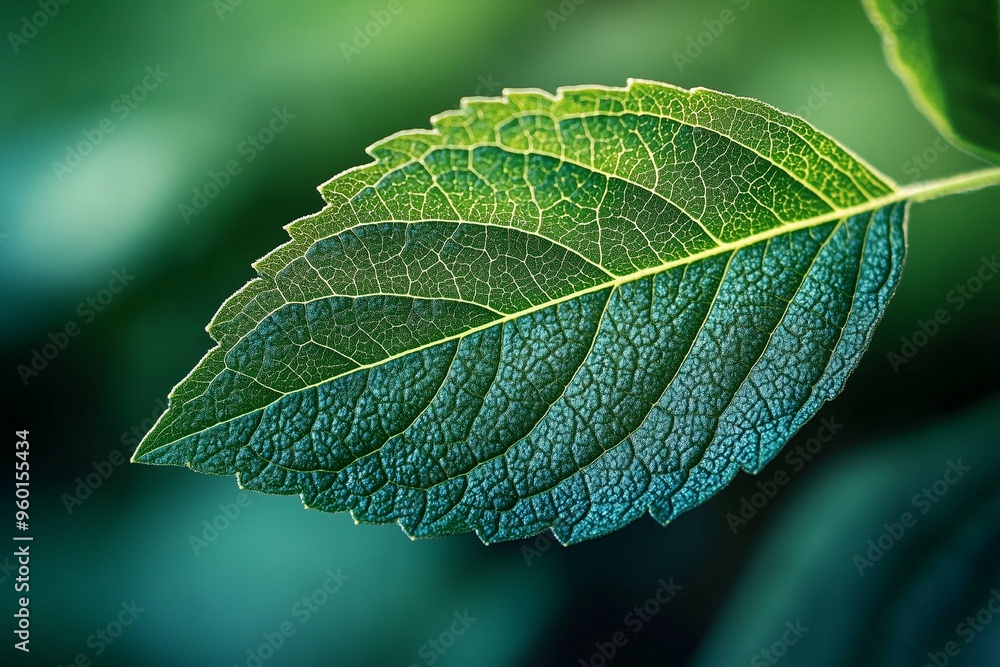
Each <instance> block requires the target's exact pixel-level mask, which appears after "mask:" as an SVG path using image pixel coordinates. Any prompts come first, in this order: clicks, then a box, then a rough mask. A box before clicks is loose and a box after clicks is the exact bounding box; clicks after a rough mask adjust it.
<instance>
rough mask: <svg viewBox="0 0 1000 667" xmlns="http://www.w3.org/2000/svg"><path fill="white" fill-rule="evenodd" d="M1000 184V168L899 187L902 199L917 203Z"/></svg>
mask: <svg viewBox="0 0 1000 667" xmlns="http://www.w3.org/2000/svg"><path fill="white" fill-rule="evenodd" d="M994 185H1000V168H992V169H982V170H979V171H970V172H967V173H964V174H958V175H957V176H949V177H948V178H942V179H938V180H934V181H924V182H922V183H914V184H912V185H907V186H905V187H902V188H900V189H899V194H900V195H901V197H900V199H909V200H911V201H913V202H915V203H920V202H925V201H931V200H933V199H940V198H941V197H947V196H949V195H957V194H962V193H964V192H972V191H973V190H981V189H983V188H988V187H991V186H994Z"/></svg>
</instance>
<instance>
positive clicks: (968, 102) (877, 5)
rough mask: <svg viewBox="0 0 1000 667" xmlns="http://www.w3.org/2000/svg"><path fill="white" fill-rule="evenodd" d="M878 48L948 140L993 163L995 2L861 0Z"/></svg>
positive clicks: (998, 80)
mask: <svg viewBox="0 0 1000 667" xmlns="http://www.w3.org/2000/svg"><path fill="white" fill-rule="evenodd" d="M865 7H866V9H867V10H868V15H869V17H870V18H871V20H872V23H874V24H875V26H876V27H877V28H878V30H879V32H880V33H881V34H882V38H883V40H884V41H885V50H886V56H887V58H888V60H889V64H890V65H892V67H893V69H894V70H895V72H896V74H897V76H899V78H900V79H901V80H902V81H903V83H904V84H906V87H907V89H908V91H909V93H910V97H912V98H913V100H914V102H915V103H916V104H917V106H918V107H919V108H920V109H921V110H922V111H923V112H924V114H925V115H926V116H927V117H928V118H930V119H931V121H932V122H934V124H935V125H936V126H937V127H938V130H939V131H941V132H942V133H944V134H945V135H946V136H948V137H949V138H950V139H951V140H952V141H954V142H955V143H957V144H959V145H960V146H962V147H963V148H965V149H967V150H969V151H971V152H972V153H975V154H976V155H978V156H980V157H983V158H985V159H988V160H990V161H992V162H994V163H1000V2H998V0H865Z"/></svg>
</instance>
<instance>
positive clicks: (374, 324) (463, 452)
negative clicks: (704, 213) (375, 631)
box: [142, 203, 906, 543]
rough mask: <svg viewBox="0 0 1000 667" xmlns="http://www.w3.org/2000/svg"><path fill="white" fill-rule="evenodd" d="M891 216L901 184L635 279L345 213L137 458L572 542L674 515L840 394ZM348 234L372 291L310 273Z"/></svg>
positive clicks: (556, 255)
mask: <svg viewBox="0 0 1000 667" xmlns="http://www.w3.org/2000/svg"><path fill="white" fill-rule="evenodd" d="M905 216H906V204H905V203H900V204H895V205H892V206H888V207H885V208H882V209H879V210H877V211H875V212H874V213H866V214H864V215H858V216H855V217H851V218H847V219H844V220H840V221H831V222H828V223H822V224H818V225H815V226H812V227H808V228H803V229H799V230H797V231H792V232H788V233H785V234H778V235H775V236H773V237H771V238H769V239H767V240H766V241H762V242H760V243H756V244H752V245H747V246H744V247H741V248H739V249H737V250H732V251H729V252H720V253H718V254H715V255H710V256H708V257H706V258H704V259H700V260H698V261H695V262H691V263H685V264H682V265H678V266H675V267H673V268H668V269H665V270H663V271H660V272H650V273H649V274H648V275H644V276H642V277H638V278H636V279H633V280H629V281H625V282H622V281H614V280H609V276H608V274H607V273H606V272H604V271H603V270H602V269H600V268H598V266H597V264H595V263H592V262H591V261H589V260H587V259H586V258H585V257H583V256H582V255H581V254H578V253H575V252H573V251H571V250H569V249H567V248H564V247H562V246H559V245H558V244H555V243H553V242H550V241H546V240H544V239H541V238H537V237H532V236H531V235H528V234H524V233H521V232H517V233H514V232H509V231H504V230H495V229H494V230H486V229H483V228H473V227H470V226H468V225H463V224H453V223H448V225H449V226H448V227H447V228H445V227H442V225H443V224H444V223H434V222H428V223H426V224H427V228H426V229H423V230H421V229H420V228H419V227H418V225H414V224H411V225H408V227H410V229H405V227H407V226H404V225H394V224H391V223H387V224H384V225H376V226H371V227H369V228H367V229H364V230H360V231H357V230H352V231H351V232H350V234H351V235H356V237H354V238H349V237H346V236H341V237H338V238H334V239H326V240H323V241H319V242H317V243H316V244H315V245H314V246H313V248H311V249H310V251H309V253H307V256H306V259H307V261H308V262H309V263H310V264H311V265H312V267H314V268H312V269H310V271H313V272H314V273H315V274H316V279H315V281H302V280H299V281H298V283H297V286H296V287H295V289H296V290H298V292H299V293H296V294H288V293H286V294H283V295H282V297H283V299H284V303H283V305H281V306H280V307H277V308H276V309H275V310H274V312H273V313H271V314H270V315H268V316H267V318H266V319H265V320H264V322H263V323H262V324H261V325H260V326H258V327H256V328H255V329H254V330H253V331H252V332H251V333H250V334H247V335H245V336H244V337H243V338H242V339H240V340H238V341H231V343H230V344H228V345H227V348H226V349H228V350H229V351H228V353H226V359H225V364H223V363H222V362H221V361H219V360H215V359H214V358H211V357H210V358H208V359H207V361H206V364H207V365H208V366H209V367H211V368H213V369H214V370H215V371H217V372H213V373H212V374H210V378H211V379H210V380H206V381H205V387H204V396H205V397H206V398H204V399H196V400H191V401H190V402H189V403H188V404H187V405H186V406H185V408H184V409H185V410H186V411H187V412H186V413H182V414H181V416H180V417H177V419H180V420H181V421H185V420H186V423H185V425H184V428H185V429H187V431H186V434H183V435H181V437H178V438H177V439H176V440H174V441H173V442H172V443H171V445H170V447H164V448H159V449H151V450H150V451H147V452H144V453H143V454H142V460H143V461H144V462H149V463H173V464H188V465H190V466H191V467H192V468H195V469H197V470H202V471H206V472H215V473H220V474H233V473H237V474H238V476H239V480H240V483H241V485H242V486H244V487H246V488H250V489H256V490H261V491H266V492H270V493H289V494H292V493H296V494H301V495H302V497H303V500H304V502H305V503H306V505H307V506H309V507H316V508H319V509H323V510H327V511H350V512H351V513H352V515H353V516H354V517H355V518H356V519H357V520H359V521H365V522H376V523H385V522H398V523H399V524H400V525H401V526H402V527H403V528H404V530H405V531H406V532H407V533H408V534H410V535H414V536H424V535H441V534H449V533H462V532H468V531H475V532H476V533H477V534H478V535H479V536H480V537H481V538H482V539H483V540H484V541H487V542H490V541H495V540H509V539H515V538H521V537H528V536H531V535H534V534H537V533H538V532H540V531H542V530H545V529H549V528H551V529H552V530H553V531H554V533H555V535H556V536H557V537H558V538H559V539H560V540H561V541H563V542H565V543H570V542H577V541H580V540H584V539H588V538H592V537H595V536H598V535H602V534H605V533H608V532H611V531H613V530H615V529H617V528H620V527H621V526H623V525H625V524H626V523H628V522H630V521H632V520H634V519H636V518H637V517H639V516H641V515H642V514H644V513H646V512H649V513H650V514H651V515H652V516H653V517H655V518H656V519H657V520H658V521H661V522H663V523H666V522H667V521H670V520H671V519H673V518H674V517H676V516H677V515H678V514H680V513H681V512H684V511H686V510H688V509H691V508H692V507H694V506H696V505H698V504H700V503H702V502H704V501H705V500H706V499H708V498H709V497H711V496H712V495H713V494H714V493H716V492H717V491H718V490H719V489H720V488H722V487H723V486H725V485H726V484H727V483H728V482H729V481H730V480H731V479H732V477H733V476H734V475H735V474H736V473H737V472H738V471H739V470H746V471H750V472H756V471H758V470H760V469H761V468H762V467H763V466H764V465H765V464H766V463H767V462H768V461H769V460H770V459H771V458H772V457H774V455H775V454H776V453H777V451H778V450H779V449H780V448H781V446H782V445H783V444H784V443H785V442H786V441H787V440H788V438H789V437H790V436H791V435H792V434H793V433H794V432H795V431H796V430H797V429H798V428H799V427H801V426H802V424H803V423H805V421H806V420H808V419H809V418H810V417H811V416H812V415H814V414H815V413H816V411H817V410H818V409H819V407H820V406H821V405H822V403H823V402H825V401H827V400H829V399H830V398H832V397H833V396H835V395H836V394H837V393H838V392H839V391H840V389H841V387H842V386H843V383H844V381H845V379H846V377H847V375H848V374H849V373H850V372H851V371H852V370H853V369H854V367H855V366H856V365H857V363H858V360H859V358H860V356H861V354H862V353H863V351H864V350H865V348H866V347H867V344H868V341H869V338H870V335H871V331H872V329H873V327H874V326H875V324H876V323H877V321H878V320H879V318H880V317H881V314H882V312H883V311H884V309H885V307H886V304H887V302H888V300H889V298H890V297H891V295H892V293H893V292H894V290H895V287H896V284H897V281H898V279H899V275H900V270H901V267H902V262H903V256H904V251H905V239H904V230H903V227H904V223H905ZM418 224H423V223H418ZM407 235H409V236H407ZM477 235H478V236H477ZM491 235H492V236H491ZM451 239H458V240H457V241H456V244H457V245H456V248H458V247H461V248H464V249H465V250H462V251H459V250H458V249H456V250H455V251H454V252H450V253H449V252H448V251H447V248H448V243H449V242H450V240H451ZM472 248H475V249H476V250H469V249H472ZM496 248H499V249H500V250H501V251H498V252H494V251H493V250H491V249H496ZM351 253H356V254H358V253H362V254H363V256H364V258H365V259H364V261H365V262H367V263H369V264H375V265H378V264H379V262H380V261H382V260H381V259H380V258H384V260H385V263H384V267H385V268H383V269H382V270H381V272H380V275H382V276H386V277H385V279H384V283H383V284H381V285H379V289H378V290H376V291H377V295H373V294H375V292H376V291H373V289H372V286H371V285H368V286H360V287H359V289H358V290H357V292H356V293H357V294H358V295H359V296H354V297H352V296H349V295H347V296H335V297H331V296H329V295H328V292H329V290H327V292H324V289H323V283H324V282H329V281H330V280H332V279H333V278H331V276H330V272H331V271H333V270H334V269H335V267H336V270H339V271H342V272H344V275H343V276H341V277H340V278H337V280H338V281H339V283H338V284H342V283H344V282H345V281H349V280H350V279H352V277H351V270H350V262H349V261H347V260H345V258H349V257H350V256H352V255H351ZM400 253H408V254H407V255H406V259H405V261H399V262H397V263H395V264H393V263H392V258H393V257H399V256H400ZM463 253H464V254H463ZM334 256H335V257H336V261H335V262H333V261H331V258H332V257H334ZM358 256H359V257H360V256H362V255H361V254H358ZM497 257H503V258H505V261H503V262H496V258H497ZM443 258H444V259H443ZM510 258H519V260H518V261H514V260H511V259H510ZM487 260H492V262H491V263H489V264H487ZM439 262H444V264H439ZM393 266H399V267H401V268H400V272H399V273H398V274H397V275H393V274H392V267H393ZM408 266H409V267H418V270H416V271H415V272H416V273H420V274H421V275H424V276H426V275H427V274H428V273H430V274H432V275H436V276H437V278H436V279H435V280H423V281H421V282H420V283H419V284H418V283H417V281H416V280H415V279H413V278H412V277H408V276H407V275H406V270H405V267H408ZM487 266H489V269H490V270H491V271H492V272H493V274H492V275H490V276H489V278H488V279H486V280H480V279H479V278H477V276H479V275H480V274H481V272H482V270H483V269H484V267H487ZM435 272H437V273H435ZM305 273H306V272H305V270H303V268H302V266H301V265H300V266H299V267H298V274H297V275H299V276H302V275H304V274H305ZM529 280H531V281H534V282H532V283H531V284H532V289H533V290H536V291H537V292H539V293H541V294H544V295H545V299H546V300H547V301H550V302H553V304H554V305H550V306H547V307H545V308H541V309H537V310H532V311H530V312H527V314H524V315H521V316H516V317H512V318H507V319H504V320H503V321H501V322H500V323H495V324H491V322H495V320H496V318H497V317H498V316H506V315H510V314H516V313H518V312H520V311H521V310H522V309H523V308H524V305H525V304H527V303H530V300H528V299H521V298H519V296H518V291H517V286H519V285H524V284H526V281H529ZM477 281H479V282H478V283H477ZM505 281H506V282H505ZM539 281H541V282H539ZM279 283H280V281H279ZM506 284H509V286H510V287H509V289H508V288H505V287H504V285H506ZM586 285H591V286H592V289H590V290H589V291H588V290H587V289H586ZM581 286H582V287H581ZM338 289H339V290H340V291H339V292H338V294H345V291H344V289H343V287H339V288H338ZM416 289H424V290H432V291H431V292H423V293H419V292H415V291H414V290H416ZM324 294H326V295H325V296H324ZM366 318H367V319H366ZM234 327H235V325H234ZM442 327H444V328H442ZM448 327H452V329H453V330H449V329H448ZM373 330H377V331H379V334H380V335H379V338H378V340H375V339H373V338H370V337H366V336H365V332H370V331H373ZM414 332H418V333H414ZM220 335H221V336H225V335H226V332H225V330H224V328H221V327H220ZM418 335H419V336H421V337H424V338H426V339H427V340H431V341H440V342H432V343H429V344H426V345H423V346H421V341H420V340H419V339H417V338H415V336H418ZM290 356H294V358H295V360H296V361H295V363H293V364H289V363H288V362H287V360H288V359H289V358H290ZM276 359H280V360H283V361H282V362H281V363H277V362H276ZM292 369H294V371H293V370H292ZM206 377H209V374H206ZM256 378H267V383H268V384H267V386H264V385H262V384H261V382H262V381H261V380H257V379H256ZM329 378H332V379H329ZM199 381H200V380H199V377H198V376H194V377H193V379H192V380H191V382H199ZM248 395H252V396H253V398H252V400H251V399H248V398H246V396H248ZM208 397H211V398H208ZM209 400H211V401H213V403H212V404H210V405H209V404H207V403H206V402H207V401H209ZM261 404H263V405H265V407H263V408H259V407H253V408H252V409H247V408H246V407H245V406H247V405H252V406H256V405H261ZM184 414H186V415H187V416H184ZM202 419H203V420H204V424H205V425H204V428H203V430H200V431H196V432H193V433H192V432H191V431H193V430H195V429H197V428H198V424H199V420H202ZM162 428H163V429H166V430H169V429H170V428H172V426H171V423H170V422H168V423H165V424H164V425H162ZM234 443H237V446H234Z"/></svg>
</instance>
